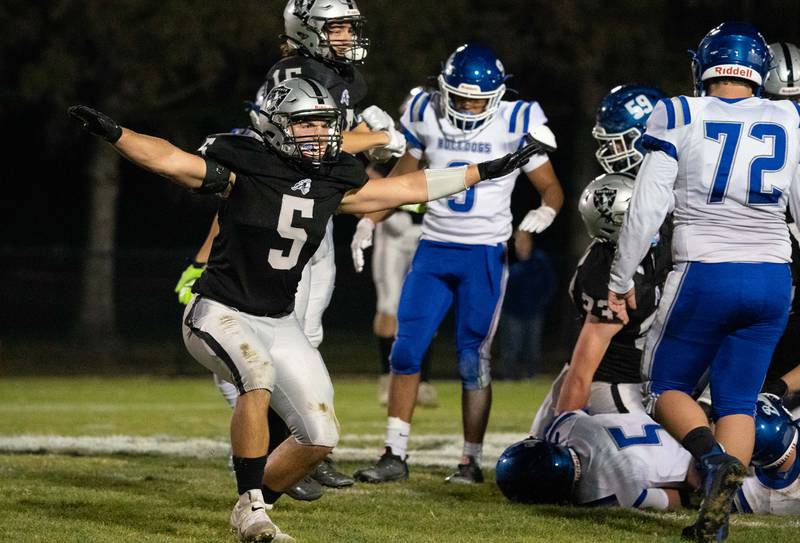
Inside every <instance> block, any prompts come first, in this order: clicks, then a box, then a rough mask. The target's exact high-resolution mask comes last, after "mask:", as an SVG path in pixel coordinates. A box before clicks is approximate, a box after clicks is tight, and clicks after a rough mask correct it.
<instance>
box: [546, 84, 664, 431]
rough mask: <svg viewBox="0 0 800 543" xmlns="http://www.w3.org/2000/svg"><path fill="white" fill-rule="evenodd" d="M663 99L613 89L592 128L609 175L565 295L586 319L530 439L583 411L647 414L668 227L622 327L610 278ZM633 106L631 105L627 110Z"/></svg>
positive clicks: (654, 93) (645, 91)
mask: <svg viewBox="0 0 800 543" xmlns="http://www.w3.org/2000/svg"><path fill="white" fill-rule="evenodd" d="M663 96H664V94H663V93H662V92H661V91H660V90H658V89H654V88H651V87H644V86H640V85H625V86H620V87H616V88H614V89H613V90H612V91H611V92H610V93H609V94H608V95H607V96H606V97H604V98H603V100H602V101H601V103H600V107H599V109H598V113H597V125H596V126H595V128H594V130H593V131H592V134H593V136H594V137H595V139H596V140H597V142H598V144H599V150H598V152H597V155H596V157H597V160H598V162H599V163H600V165H601V166H602V167H603V169H604V170H605V171H606V172H607V173H606V174H604V175H601V176H600V177H598V178H597V179H595V180H594V181H592V182H591V183H590V184H589V185H588V186H587V187H586V189H585V190H584V191H583V194H582V195H581V198H580V201H579V204H578V205H579V210H580V213H581V216H582V218H583V221H584V224H585V225H586V229H587V232H588V233H589V236H591V237H592V238H593V239H592V242H591V243H590V245H589V247H588V248H587V249H586V252H585V253H584V255H583V257H582V258H581V260H580V262H579V263H578V268H577V269H576V270H575V275H574V276H573V278H572V281H571V282H570V297H571V298H572V301H573V303H574V304H575V306H576V308H577V309H578V313H579V315H580V317H581V320H582V321H583V325H582V327H581V331H580V334H579V336H578V340H577V342H576V344H575V347H574V348H573V351H572V357H571V359H570V362H569V363H568V364H567V365H565V366H564V369H563V370H562V371H561V373H560V374H559V375H558V377H557V378H556V380H555V381H554V383H553V385H552V387H551V389H550V392H549V394H548V395H547V397H546V398H545V400H544V402H543V403H542V405H541V406H540V407H539V410H538V412H537V413H536V417H535V418H534V421H533V424H532V426H531V435H533V436H536V437H544V432H545V428H546V427H547V425H548V424H549V423H550V421H551V420H553V417H554V416H555V415H556V414H558V413H562V412H565V411H572V410H575V409H583V408H587V410H588V411H589V413H592V414H595V413H628V412H631V411H641V412H644V406H643V403H642V399H643V398H642V389H641V387H642V377H641V373H640V363H641V357H642V348H643V346H644V339H645V336H646V333H647V330H648V329H649V327H650V322H651V320H652V319H651V317H652V316H653V315H654V313H655V310H656V307H657V305H658V302H659V298H660V295H661V288H662V286H663V284H664V281H665V280H666V277H667V274H668V273H669V271H670V269H671V268H672V257H671V253H670V240H669V238H670V230H669V228H668V227H665V228H663V229H662V232H661V235H660V238H659V239H656V240H653V247H652V248H651V249H650V251H649V252H648V254H647V256H646V257H645V258H644V260H643V261H642V263H641V265H640V267H639V270H638V271H637V273H636V276H635V279H634V280H635V282H636V288H637V300H636V301H637V304H638V309H637V311H636V314H635V316H634V317H633V318H631V321H630V322H629V323H628V324H626V325H623V324H622V322H621V321H619V320H617V319H615V318H614V316H613V314H612V313H611V311H610V310H609V308H608V300H607V298H608V288H607V281H608V277H609V273H610V270H611V261H612V260H613V258H614V251H615V248H616V239H617V235H618V233H619V228H620V226H621V225H622V218H623V216H624V214H625V211H626V210H627V208H628V203H629V201H630V198H631V194H632V191H633V182H634V177H633V176H632V175H630V174H631V173H635V172H636V170H637V169H638V167H639V164H640V163H641V161H642V158H643V150H642V149H641V148H640V140H641V136H642V134H643V133H644V129H645V123H646V122H647V119H648V117H649V116H650V113H651V112H652V111H653V107H654V106H655V104H656V102H657V101H658V100H659V99H660V98H662V97H663ZM631 106H633V107H631Z"/></svg>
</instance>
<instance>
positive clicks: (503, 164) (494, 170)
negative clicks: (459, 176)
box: [478, 134, 545, 180]
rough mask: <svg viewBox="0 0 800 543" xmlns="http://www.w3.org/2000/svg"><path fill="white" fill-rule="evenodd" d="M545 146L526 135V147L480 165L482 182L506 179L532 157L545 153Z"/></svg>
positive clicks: (479, 170)
mask: <svg viewBox="0 0 800 543" xmlns="http://www.w3.org/2000/svg"><path fill="white" fill-rule="evenodd" d="M544 152H545V149H544V148H543V146H542V145H541V144H540V143H539V142H537V141H536V140H534V139H533V136H531V135H530V134H525V146H524V147H520V148H519V149H517V150H516V151H514V152H513V153H509V154H507V155H505V156H502V157H500V158H496V159H494V160H487V161H486V162H481V163H479V164H478V174H480V176H481V180H484V179H496V178H498V177H504V176H506V175H508V174H510V173H511V172H513V171H514V170H516V169H517V168H520V167H522V166H524V165H525V164H527V163H528V160H530V158H531V156H533V155H535V154H537V153H544Z"/></svg>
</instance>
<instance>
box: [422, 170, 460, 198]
mask: <svg viewBox="0 0 800 543" xmlns="http://www.w3.org/2000/svg"><path fill="white" fill-rule="evenodd" d="M466 179H467V167H466V166H461V167H460V168H445V169H442V170H425V180H426V181H427V182H428V201H429V202H430V201H432V200H438V199H439V198H443V197H445V196H450V195H451V194H457V193H459V192H461V191H462V190H465V189H466V188H467V184H466Z"/></svg>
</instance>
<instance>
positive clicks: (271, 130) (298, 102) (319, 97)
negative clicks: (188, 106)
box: [250, 77, 343, 166]
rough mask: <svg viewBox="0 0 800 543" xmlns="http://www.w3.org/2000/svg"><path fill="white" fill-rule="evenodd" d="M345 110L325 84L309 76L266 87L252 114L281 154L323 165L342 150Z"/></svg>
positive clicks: (263, 87)
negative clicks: (268, 88)
mask: <svg viewBox="0 0 800 543" xmlns="http://www.w3.org/2000/svg"><path fill="white" fill-rule="evenodd" d="M342 118H343V117H342V110H341V109H340V108H339V106H338V105H337V103H336V100H334V98H333V96H331V93H330V92H328V89H326V88H325V87H324V86H323V85H322V84H320V83H319V82H317V81H315V80H313V79H311V78H309V77H294V78H291V79H286V80H284V81H282V82H281V83H280V84H278V85H276V86H274V87H273V88H272V89H270V90H269V91H267V84H264V86H262V87H261V88H260V89H259V91H258V94H257V95H256V101H255V103H254V104H253V106H252V108H251V111H250V120H251V123H252V125H253V128H254V129H255V130H257V131H258V132H259V133H260V134H261V135H262V136H263V138H264V141H265V142H266V143H268V144H269V145H271V146H272V147H274V148H275V149H276V150H277V151H278V152H280V153H282V154H284V155H286V156H288V157H290V158H293V159H297V160H301V161H303V162H307V163H311V164H312V165H314V166H319V165H320V164H322V163H325V162H333V161H335V160H336V159H337V158H338V156H339V152H340V151H341V148H342Z"/></svg>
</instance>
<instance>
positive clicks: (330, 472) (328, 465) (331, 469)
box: [311, 457, 356, 488]
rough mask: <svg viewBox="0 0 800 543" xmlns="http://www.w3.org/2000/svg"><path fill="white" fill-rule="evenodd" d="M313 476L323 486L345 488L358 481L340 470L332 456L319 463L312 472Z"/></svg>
mask: <svg viewBox="0 0 800 543" xmlns="http://www.w3.org/2000/svg"><path fill="white" fill-rule="evenodd" d="M311 478H312V479H314V480H315V481H317V482H318V483H319V484H321V485H322V486H327V487H330V488H344V487H346V486H351V485H352V484H353V483H355V482H356V480H355V479H353V478H352V477H350V476H349V475H345V474H344V473H341V472H340V471H338V470H337V469H336V466H334V465H333V460H331V458H330V457H325V459H324V460H323V461H322V462H320V463H319V465H318V466H317V467H316V468H315V469H314V471H312V472H311Z"/></svg>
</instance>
